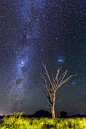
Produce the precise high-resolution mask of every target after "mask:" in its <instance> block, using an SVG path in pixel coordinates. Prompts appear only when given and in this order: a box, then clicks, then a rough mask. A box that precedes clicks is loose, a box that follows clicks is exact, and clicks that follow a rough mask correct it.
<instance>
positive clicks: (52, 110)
mask: <svg viewBox="0 0 86 129" xmlns="http://www.w3.org/2000/svg"><path fill="white" fill-rule="evenodd" d="M51 112H52V117H53V118H55V103H53V105H52V107H51Z"/></svg>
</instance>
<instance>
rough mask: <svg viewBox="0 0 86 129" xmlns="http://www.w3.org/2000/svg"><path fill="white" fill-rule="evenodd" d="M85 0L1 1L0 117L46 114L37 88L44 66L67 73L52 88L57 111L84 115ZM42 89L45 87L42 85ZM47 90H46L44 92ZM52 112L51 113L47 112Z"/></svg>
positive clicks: (85, 94) (45, 98)
mask: <svg viewBox="0 0 86 129" xmlns="http://www.w3.org/2000/svg"><path fill="white" fill-rule="evenodd" d="M85 4H86V2H85V0H2V1H0V6H1V7H0V115H3V114H8V113H9V112H11V113H13V112H22V111H25V114H27V115H31V114H34V113H35V112H36V111H38V110H46V111H49V112H50V109H48V108H46V106H48V103H47V97H46V95H45V94H44V93H43V92H42V90H41V89H40V88H43V86H42V85H41V84H40V83H41V82H43V81H42V79H41V76H40V73H42V74H43V75H45V70H44V67H43V66H42V62H43V63H44V64H45V63H46V67H47V70H48V72H49V75H50V77H51V80H52V76H51V75H52V71H54V75H55V74H56V69H58V68H60V67H61V66H62V69H61V71H60V75H61V74H62V73H63V72H65V70H67V69H68V73H67V75H66V77H65V78H67V77H68V76H70V75H72V74H73V75H75V74H77V73H78V75H77V76H74V77H72V78H71V79H70V80H69V81H68V82H66V83H64V84H63V85H62V86H61V87H60V88H59V89H58V90H57V92H56V101H58V100H60V99H61V101H60V102H57V103H56V105H55V109H56V115H59V114H60V111H66V112H67V114H68V115H74V114H86V37H85V36H86V35H85V29H86V23H85V13H86V10H85ZM43 89H44V88H43ZM45 91H46V90H45ZM50 113H51V112H50Z"/></svg>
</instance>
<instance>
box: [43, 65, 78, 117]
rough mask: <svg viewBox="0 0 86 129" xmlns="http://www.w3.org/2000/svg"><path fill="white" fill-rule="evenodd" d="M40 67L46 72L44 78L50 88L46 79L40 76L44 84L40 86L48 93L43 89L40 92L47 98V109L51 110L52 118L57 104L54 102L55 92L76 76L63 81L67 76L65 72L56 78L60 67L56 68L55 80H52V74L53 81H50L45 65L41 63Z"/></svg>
mask: <svg viewBox="0 0 86 129" xmlns="http://www.w3.org/2000/svg"><path fill="white" fill-rule="evenodd" d="M42 65H43V67H44V69H45V71H46V72H45V75H46V77H47V78H48V80H49V83H50V86H49V87H48V83H47V79H46V77H45V76H43V75H42V74H41V77H42V79H43V82H44V84H43V83H41V84H42V86H43V87H45V89H46V90H47V92H48V93H46V92H45V91H44V90H43V89H41V90H42V91H43V92H44V93H45V95H46V96H47V98H48V103H49V107H48V108H50V109H51V113H52V117H55V102H58V101H55V98H56V97H55V95H56V91H57V90H58V88H59V87H61V85H62V84H64V83H65V82H67V81H68V80H69V79H70V78H71V77H72V76H76V75H77V74H76V75H70V76H69V77H68V78H67V79H65V80H64V77H65V76H66V74H67V72H68V70H66V71H65V72H64V73H63V74H62V75H61V76H60V77H59V78H58V76H59V72H60V70H61V67H60V68H58V70H57V73H56V77H55V78H54V76H53V74H52V77H53V81H51V79H50V76H49V74H48V71H47V69H46V64H45V65H44V64H43V63H42Z"/></svg>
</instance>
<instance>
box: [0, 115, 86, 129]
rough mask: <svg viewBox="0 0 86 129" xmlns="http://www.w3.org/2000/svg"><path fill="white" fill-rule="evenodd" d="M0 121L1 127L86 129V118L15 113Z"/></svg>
mask: <svg viewBox="0 0 86 129" xmlns="http://www.w3.org/2000/svg"><path fill="white" fill-rule="evenodd" d="M0 121H2V123H1V124H0V129H86V118H58V117H56V118H47V117H46V118H24V117H22V116H21V114H15V115H11V116H10V117H8V116H7V115H6V116H5V117H4V118H3V119H1V120H0Z"/></svg>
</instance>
